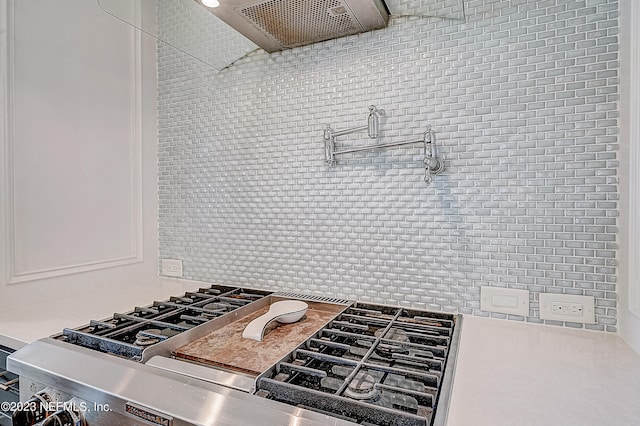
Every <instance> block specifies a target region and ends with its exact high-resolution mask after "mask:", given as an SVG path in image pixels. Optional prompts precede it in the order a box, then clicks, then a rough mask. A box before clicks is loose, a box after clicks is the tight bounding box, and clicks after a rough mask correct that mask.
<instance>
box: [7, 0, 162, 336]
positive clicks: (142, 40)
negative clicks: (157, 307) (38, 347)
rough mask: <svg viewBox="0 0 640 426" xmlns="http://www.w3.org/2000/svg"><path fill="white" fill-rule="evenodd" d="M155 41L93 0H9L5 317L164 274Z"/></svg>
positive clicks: (136, 285) (138, 285)
mask: <svg viewBox="0 0 640 426" xmlns="http://www.w3.org/2000/svg"><path fill="white" fill-rule="evenodd" d="M130 4H131V7H139V4H140V2H138V1H131V2H130ZM145 4H150V3H145ZM138 12H139V13H140V15H141V17H142V19H143V20H144V21H145V22H146V23H147V24H148V25H153V22H155V10H154V8H153V7H151V8H145V7H142V8H141V9H140V10H139V11H138ZM155 51H156V40H155V39H153V38H151V37H146V36H144V35H141V34H139V33H137V32H136V31H135V30H133V29H132V28H131V27H130V26H128V25H126V24H124V23H122V22H120V21H117V20H115V19H114V18H112V17H110V16H109V15H106V14H104V13H103V12H102V11H100V9H99V7H98V3H97V2H96V1H95V0H91V1H83V0H60V1H56V2H48V1H43V0H29V1H28V2H22V1H15V0H0V58H1V59H0V300H1V301H2V304H3V307H4V309H3V313H2V314H0V321H2V320H3V319H4V318H6V315H9V314H8V313H7V312H10V311H11V310H22V309H31V310H33V311H35V312H37V311H38V307H39V306H43V305H45V304H46V305H50V304H52V303H53V304H55V305H56V306H63V305H64V306H73V303H83V304H86V303H87V301H90V300H95V298H96V297H100V300H103V301H104V300H107V301H109V300H112V301H113V300H119V299H123V296H122V293H121V291H122V290H126V291H127V294H131V291H135V292H139V294H140V295H143V294H146V292H147V291H148V290H149V289H150V288H151V287H155V286H157V285H158V284H159V279H158V276H157V219H156V216H157V201H156V200H157V168H156V158H157V148H156V141H157V127H156V117H157V115H156V96H157V90H156V54H155ZM143 248H144V251H143ZM98 295H99V296H98ZM141 298H143V296H141ZM61 302H64V303H61ZM123 302H126V300H123ZM61 315H64V313H63V312H61ZM68 325H69V326H73V325H77V324H68Z"/></svg>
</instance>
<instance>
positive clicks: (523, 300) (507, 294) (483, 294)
mask: <svg viewBox="0 0 640 426" xmlns="http://www.w3.org/2000/svg"><path fill="white" fill-rule="evenodd" d="M480 309H482V310H483V311H491V312H500V313H503V314H511V315H522V316H524V317H527V316H529V291H528V290H516V289H513V288H503V287H486V286H485V287H480Z"/></svg>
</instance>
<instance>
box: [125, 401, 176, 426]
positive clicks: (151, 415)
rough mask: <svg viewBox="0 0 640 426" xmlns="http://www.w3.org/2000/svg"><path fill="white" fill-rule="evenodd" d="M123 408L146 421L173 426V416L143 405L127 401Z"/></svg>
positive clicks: (163, 425) (162, 425) (161, 425)
mask: <svg viewBox="0 0 640 426" xmlns="http://www.w3.org/2000/svg"><path fill="white" fill-rule="evenodd" d="M124 409H125V411H126V412H127V413H129V414H131V415H132V416H135V417H137V418H139V419H142V420H144V421H146V422H148V423H151V424H154V425H160V426H173V417H171V416H167V415H165V414H162V413H159V412H157V411H154V410H151V409H149V408H146V407H143V406H141V405H138V404H134V403H133V402H127V403H126V404H125V405H124Z"/></svg>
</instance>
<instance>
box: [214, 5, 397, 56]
mask: <svg viewBox="0 0 640 426" xmlns="http://www.w3.org/2000/svg"><path fill="white" fill-rule="evenodd" d="M209 11H210V12H211V13H213V14H215V15H216V16H217V17H218V18H220V19H221V20H223V21H224V22H226V23H227V24H228V25H230V26H231V27H232V28H234V29H235V30H236V31H238V32H240V33H241V34H243V35H244V36H245V37H247V38H248V39H250V40H251V41H253V42H254V43H256V44H257V45H258V46H260V47H262V48H263V49H264V50H266V51H267V52H276V51H279V50H284V49H290V48H293V47H297V46H303V45H306V44H311V43H315V42H319V41H323V40H329V39H333V38H338V37H343V36H347V35H352V34H358V33H361V32H364V31H370V30H373V29H377V28H384V27H385V26H386V25H387V23H388V21H389V13H388V11H387V8H386V5H385V4H384V2H383V1H382V0H266V1H260V2H255V0H226V1H221V2H220V6H219V7H217V8H214V9H209Z"/></svg>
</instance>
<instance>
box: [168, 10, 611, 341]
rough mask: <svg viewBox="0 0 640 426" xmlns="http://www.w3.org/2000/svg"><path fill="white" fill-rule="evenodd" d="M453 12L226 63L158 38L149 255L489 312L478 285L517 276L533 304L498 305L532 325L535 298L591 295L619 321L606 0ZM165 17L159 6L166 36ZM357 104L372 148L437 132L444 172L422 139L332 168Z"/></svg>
mask: <svg viewBox="0 0 640 426" xmlns="http://www.w3.org/2000/svg"><path fill="white" fill-rule="evenodd" d="M465 13H466V15H467V20H466V23H461V22H456V21H453V20H449V19H439V18H430V19H427V18H415V17H395V18H392V20H391V22H390V25H389V26H388V27H387V28H386V29H383V30H378V31H374V32H370V33H364V34H359V35H355V36H350V37H346V38H341V39H337V40H329V41H326V42H323V43H318V44H315V45H311V46H304V47H301V48H297V49H293V50H287V51H284V52H281V53H274V54H267V53H265V52H263V51H255V52H253V53H251V54H249V55H248V56H247V57H245V58H243V59H241V60H240V61H238V62H236V63H235V64H234V65H233V66H231V67H230V68H227V69H225V70H223V71H220V72H218V71H215V70H212V69H207V68H206V66H204V65H203V64H201V63H199V62H197V61H194V60H192V59H190V58H188V57H186V56H184V55H180V54H178V53H176V52H175V51H173V50H172V49H171V48H170V47H167V46H165V45H162V44H161V43H160V44H159V46H158V58H159V203H160V212H159V221H160V230H159V233H160V257H161V258H176V259H182V260H183V265H184V276H185V277H186V278H188V279H194V280H202V281H209V282H217V283H224V284H229V285H245V286H250V287H258V288H269V289H282V290H295V291H296V292H302V293H309V294H317V295H332V296H335V297H341V298H349V299H358V300H361V301H368V302H375V303H385V304H399V305H403V306H412V307H415V308H420V309H433V310H439V311H447V312H456V311H457V312H462V313H467V314H474V315H482V316H488V315H489V313H488V312H484V311H481V310H480V287H481V286H501V287H510V288H515V289H525V290H529V291H530V292H531V303H530V314H529V316H528V317H526V318H523V317H517V316H508V317H509V318H511V319H516V320H523V319H526V320H527V321H530V322H543V321H541V320H540V319H539V309H538V294H539V293H540V292H550V293H551V292H557V293H567V294H577V295H588V296H594V297H595V299H596V322H597V323H596V324H595V325H587V326H585V327H586V328H590V329H596V330H607V331H615V330H616V250H617V245H616V233H617V217H618V184H617V168H618V132H619V128H618V123H617V119H618V114H619V110H618V95H619V93H618V87H619V86H618V41H617V34H618V5H617V2H616V1H606V0H587V1H574V0H571V1H568V0H545V1H532V0H511V1H506V0H472V1H466V2H465ZM173 19H174V15H172V14H171V13H163V10H162V8H161V9H160V16H159V25H160V26H161V28H162V31H169V30H170V28H172V26H175V25H180V24H184V23H179V22H178V23H176V22H173ZM368 105H376V106H377V107H378V108H380V109H382V110H384V116H383V120H382V131H383V139H381V140H380V142H389V141H399V140H403V139H406V138H413V137H416V136H419V135H420V134H421V133H422V132H423V131H424V129H425V127H426V126H427V125H431V126H433V129H434V131H435V132H436V136H437V148H438V155H439V156H441V157H443V158H444V159H445V160H444V161H445V166H446V170H445V171H444V172H443V173H442V174H440V175H437V176H435V177H434V180H433V183H432V185H431V186H426V185H425V184H424V182H423V174H424V169H423V168H422V156H421V150H420V148H419V147H418V146H416V147H413V148H396V149H389V150H381V151H376V152H365V153H356V154H349V155H348V156H341V157H339V158H338V161H339V163H338V165H337V167H335V168H333V169H332V168H329V167H327V165H326V164H325V161H324V143H323V132H322V131H323V129H324V127H325V126H326V125H327V124H331V126H332V127H333V128H337V129H343V128H348V127H354V126H360V125H363V124H366V115H367V112H368V111H367V106H368ZM338 141H339V144H340V145H341V146H356V145H362V144H366V143H370V141H369V140H367V139H366V138H365V134H364V133H358V134H354V135H350V136H344V137H341V138H339V139H338ZM492 315H493V316H496V317H501V318H504V317H507V316H506V315H501V314H492ZM547 323H551V324H559V325H562V324H563V323H556V322H550V321H547ZM564 325H567V326H571V327H582V325H581V324H576V323H565V324H564Z"/></svg>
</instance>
